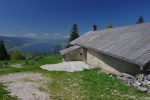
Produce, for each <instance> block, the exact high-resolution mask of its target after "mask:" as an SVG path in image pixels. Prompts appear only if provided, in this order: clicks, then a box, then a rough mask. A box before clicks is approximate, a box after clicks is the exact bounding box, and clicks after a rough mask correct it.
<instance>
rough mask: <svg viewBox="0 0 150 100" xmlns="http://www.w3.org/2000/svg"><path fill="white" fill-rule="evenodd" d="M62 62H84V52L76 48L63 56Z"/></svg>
mask: <svg viewBox="0 0 150 100" xmlns="http://www.w3.org/2000/svg"><path fill="white" fill-rule="evenodd" d="M63 60H64V61H86V50H85V49H83V48H78V49H76V50H73V51H71V52H69V53H67V54H64V55H63Z"/></svg>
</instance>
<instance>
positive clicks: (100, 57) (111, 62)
mask: <svg viewBox="0 0 150 100" xmlns="http://www.w3.org/2000/svg"><path fill="white" fill-rule="evenodd" d="M86 62H87V63H88V64H89V65H91V66H94V67H96V66H100V67H101V68H102V69H106V70H111V71H115V70H117V71H120V72H124V73H128V74H131V75H136V74H137V73H139V71H140V66H138V65H135V64H132V63H129V62H126V61H123V60H119V59H116V58H113V57H111V56H108V55H104V54H101V53H98V52H96V51H93V50H87V61H86Z"/></svg>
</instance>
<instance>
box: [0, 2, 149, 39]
mask: <svg viewBox="0 0 150 100" xmlns="http://www.w3.org/2000/svg"><path fill="white" fill-rule="evenodd" d="M149 5H150V0H0V35H3V36H26V37H36V38H37V37H40V38H53V37H58V38H60V37H61V38H63V37H67V36H68V35H69V34H70V30H71V27H72V25H73V24H74V23H76V24H77V25H78V28H79V34H80V35H82V34H84V33H85V32H87V31H89V30H91V26H92V25H93V24H96V25H97V26H98V29H103V28H105V27H106V26H107V25H108V24H110V23H112V24H113V25H114V27H118V26H125V25H130V24H135V23H136V21H137V19H138V18H139V16H143V17H144V19H145V22H149V21H150V13H149V11H150V6H149Z"/></svg>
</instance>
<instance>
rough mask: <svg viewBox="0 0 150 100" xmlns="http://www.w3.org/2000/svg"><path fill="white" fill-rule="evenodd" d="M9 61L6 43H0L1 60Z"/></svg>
mask: <svg viewBox="0 0 150 100" xmlns="http://www.w3.org/2000/svg"><path fill="white" fill-rule="evenodd" d="M8 59H9V55H8V53H7V51H6V48H5V45H4V41H2V40H1V41H0V60H8Z"/></svg>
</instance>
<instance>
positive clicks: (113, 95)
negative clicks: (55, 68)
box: [0, 55, 150, 100]
mask: <svg viewBox="0 0 150 100" xmlns="http://www.w3.org/2000/svg"><path fill="white" fill-rule="evenodd" d="M17 62H18V61H17ZM59 62H61V57H60V56H58V55H54V56H45V57H42V58H41V59H40V60H38V61H36V62H33V61H29V64H27V65H26V64H25V65H23V67H22V68H12V67H7V68H1V69H0V75H4V74H9V73H17V72H19V73H21V72H33V73H34V72H36V73H42V74H43V75H45V76H47V77H48V78H50V79H51V82H50V83H49V84H48V87H49V90H50V91H51V95H52V97H51V98H52V100H136V99H137V100H143V98H144V97H148V96H150V95H149V94H148V93H141V92H139V91H137V90H135V89H134V88H132V87H128V86H126V85H125V84H123V83H122V82H121V81H120V80H118V79H117V78H116V77H114V76H109V75H105V74H101V73H97V71H98V70H99V69H98V68H95V69H90V70H84V71H82V72H74V73H70V72H49V71H46V70H43V69H41V68H40V66H41V65H43V64H54V63H59ZM13 63H16V62H13ZM5 95H6V97H7V100H12V99H11V98H13V97H11V96H9V95H8V92H7V91H6V90H5V87H4V86H3V85H2V84H0V100H1V99H2V98H3V96H5Z"/></svg>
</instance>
